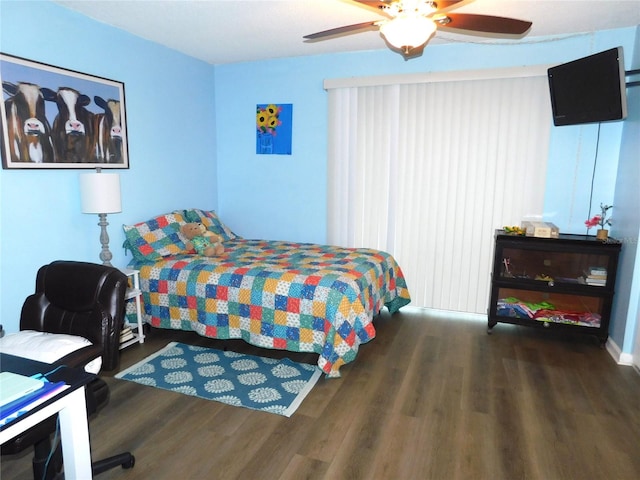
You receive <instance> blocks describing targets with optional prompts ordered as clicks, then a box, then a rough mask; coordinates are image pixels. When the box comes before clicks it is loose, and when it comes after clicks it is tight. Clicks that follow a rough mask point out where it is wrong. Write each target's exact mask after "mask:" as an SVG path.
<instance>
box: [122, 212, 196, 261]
mask: <svg viewBox="0 0 640 480" xmlns="http://www.w3.org/2000/svg"><path fill="white" fill-rule="evenodd" d="M184 223H187V222H186V221H185V220H184V217H183V216H182V215H181V214H180V213H178V212H174V213H167V214H165V215H159V216H157V217H155V218H152V219H151V220H147V221H146V222H140V223H136V224H135V225H123V226H122V228H123V230H124V235H125V237H126V240H125V247H126V248H128V249H129V250H131V253H132V254H133V258H135V259H136V260H139V261H157V260H160V259H161V258H162V257H167V256H169V255H177V254H179V253H184V250H185V243H186V239H185V238H184V236H183V235H182V234H181V233H180V225H182V224H184Z"/></svg>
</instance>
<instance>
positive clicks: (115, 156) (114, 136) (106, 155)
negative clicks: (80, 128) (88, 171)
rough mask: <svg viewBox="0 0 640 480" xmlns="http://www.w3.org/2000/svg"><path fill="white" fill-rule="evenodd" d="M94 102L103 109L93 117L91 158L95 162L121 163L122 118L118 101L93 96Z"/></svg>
mask: <svg viewBox="0 0 640 480" xmlns="http://www.w3.org/2000/svg"><path fill="white" fill-rule="evenodd" d="M93 101H94V102H95V104H96V105H97V106H98V107H100V108H101V109H102V110H104V113H96V114H95V115H94V117H93V133H94V141H93V159H94V161H95V162H97V163H121V162H122V158H123V144H122V120H121V113H120V102H119V101H118V100H113V99H109V100H104V99H103V98H102V97H99V96H97V95H96V96H95V97H93Z"/></svg>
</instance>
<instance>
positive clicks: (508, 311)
mask: <svg viewBox="0 0 640 480" xmlns="http://www.w3.org/2000/svg"><path fill="white" fill-rule="evenodd" d="M497 314H498V315H500V316H502V317H511V318H530V319H532V320H537V321H540V322H553V323H568V324H571V325H583V326H587V327H599V326H600V321H601V317H600V315H598V314H597V313H593V312H567V311H562V310H556V307H555V306H554V305H553V304H551V303H549V302H539V303H532V302H524V301H522V300H519V299H518V298H516V297H507V298H502V299H499V300H498V305H497Z"/></svg>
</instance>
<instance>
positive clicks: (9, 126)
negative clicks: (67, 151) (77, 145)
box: [2, 82, 54, 163]
mask: <svg viewBox="0 0 640 480" xmlns="http://www.w3.org/2000/svg"><path fill="white" fill-rule="evenodd" d="M2 90H3V91H4V92H5V93H6V94H8V95H10V97H9V98H7V99H6V100H5V102H4V106H5V112H6V118H5V119H3V120H5V122H6V130H7V136H8V148H9V156H10V158H11V161H12V162H32V163H48V162H53V161H54V151H53V144H52V140H51V126H50V125H49V122H48V120H47V118H46V117H45V100H51V99H52V97H51V96H50V95H49V92H50V91H46V90H47V89H41V88H40V87H39V86H38V85H35V84H33V83H27V82H18V83H16V84H13V83H10V82H2Z"/></svg>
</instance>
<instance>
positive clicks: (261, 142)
mask: <svg viewBox="0 0 640 480" xmlns="http://www.w3.org/2000/svg"><path fill="white" fill-rule="evenodd" d="M292 112H293V105H291V104H274V103H271V104H264V105H257V106H256V153H257V154H261V155H291V131H292V128H291V127H292V125H291V124H292V122H291V120H292V117H293V115H292Z"/></svg>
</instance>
